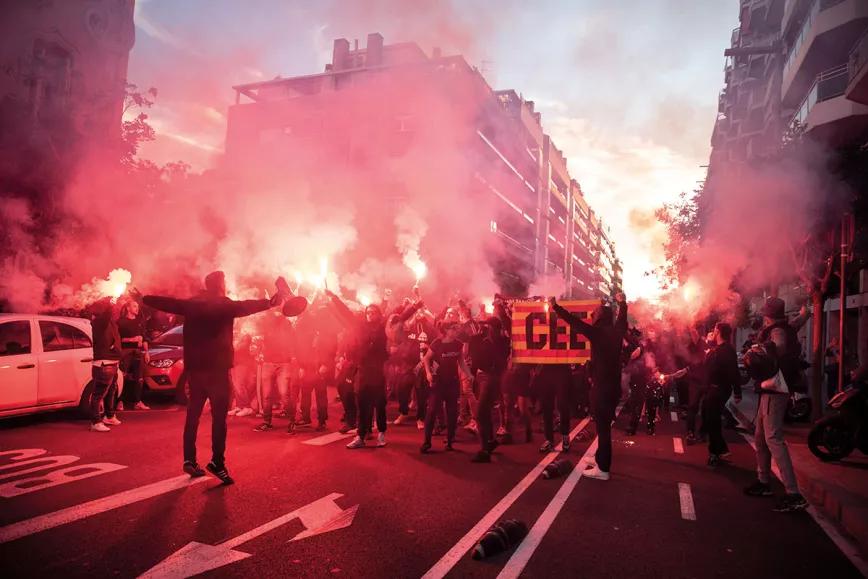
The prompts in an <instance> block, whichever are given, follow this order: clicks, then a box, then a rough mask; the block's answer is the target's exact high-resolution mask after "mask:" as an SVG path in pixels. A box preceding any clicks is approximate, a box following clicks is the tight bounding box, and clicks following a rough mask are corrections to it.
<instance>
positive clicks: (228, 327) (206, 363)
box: [144, 293, 271, 371]
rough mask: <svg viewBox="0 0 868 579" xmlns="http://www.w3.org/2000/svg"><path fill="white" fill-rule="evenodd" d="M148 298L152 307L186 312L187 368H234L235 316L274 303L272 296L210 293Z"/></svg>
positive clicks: (185, 348) (174, 312)
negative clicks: (233, 296)
mask: <svg viewBox="0 0 868 579" xmlns="http://www.w3.org/2000/svg"><path fill="white" fill-rule="evenodd" d="M144 302H145V305H147V306H150V307H152V308H155V309H158V310H162V311H164V312H169V313H170V314H178V315H181V316H184V368H185V369H187V370H192V371H197V370H200V371H201V370H228V369H229V368H231V367H232V366H233V365H234V358H235V351H234V348H233V346H232V327H233V325H234V322H235V318H241V317H244V316H249V315H251V314H255V313H257V312H261V311H264V310H267V309H268V308H270V307H271V301H270V300H244V301H237V302H236V301H233V300H231V299H229V298H228V297H226V296H218V295H214V294H209V293H202V294H199V295H198V296H196V297H194V298H192V299H188V300H181V299H176V298H169V297H163V296H145V297H144Z"/></svg>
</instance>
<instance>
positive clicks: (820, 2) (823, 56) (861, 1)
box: [781, 0, 868, 108]
mask: <svg viewBox="0 0 868 579" xmlns="http://www.w3.org/2000/svg"><path fill="white" fill-rule="evenodd" d="M866 29H868V2H865V0H813V2H812V3H811V5H810V8H809V9H808V11H807V13H806V14H805V16H804V19H803V21H802V23H801V25H800V27H799V29H798V31H797V33H796V34H795V36H794V37H793V38H792V39H791V40H790V41H789V43H788V52H787V56H786V59H785V61H784V69H783V81H782V84H781V101H782V104H783V106H784V107H785V108H788V107H794V106H796V105H798V104H799V99H800V97H801V96H802V95H804V94H805V92H806V91H807V90H808V88H809V87H810V85H811V83H813V81H814V78H815V77H816V75H817V74H819V73H820V72H821V71H823V70H826V69H828V68H829V66H831V65H833V64H836V63H839V62H846V60H847V58H848V57H849V54H850V51H851V50H852V49H853V45H854V44H855V43H856V41H857V40H859V38H860V37H861V36H862V35H863V34H864V33H865V30H866Z"/></svg>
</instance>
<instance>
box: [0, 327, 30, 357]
mask: <svg viewBox="0 0 868 579" xmlns="http://www.w3.org/2000/svg"><path fill="white" fill-rule="evenodd" d="M29 353H30V322H28V321H27V320H19V321H15V322H4V323H0V356H15V355H17V354H29Z"/></svg>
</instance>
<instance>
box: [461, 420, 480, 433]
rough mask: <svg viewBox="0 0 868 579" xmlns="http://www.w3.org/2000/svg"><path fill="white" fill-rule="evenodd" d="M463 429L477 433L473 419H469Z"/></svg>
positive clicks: (476, 426)
mask: <svg viewBox="0 0 868 579" xmlns="http://www.w3.org/2000/svg"><path fill="white" fill-rule="evenodd" d="M464 430H466V431H467V432H472V433H473V434H479V426H478V425H477V424H476V421H475V420H471V421H470V422H468V423H467V425H465V427H464Z"/></svg>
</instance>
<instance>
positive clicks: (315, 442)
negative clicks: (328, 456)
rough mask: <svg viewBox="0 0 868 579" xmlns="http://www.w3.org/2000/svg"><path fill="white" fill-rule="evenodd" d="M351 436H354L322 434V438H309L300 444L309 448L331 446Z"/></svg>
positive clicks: (336, 433) (333, 433)
mask: <svg viewBox="0 0 868 579" xmlns="http://www.w3.org/2000/svg"><path fill="white" fill-rule="evenodd" d="M351 436H354V435H353V434H341V433H340V432H331V433H329V434H323V435H322V436H317V437H316V438H310V439H308V440H305V441H304V442H302V444H309V445H311V446H325V445H327V444H331V443H333V442H337V441H339V440H343V439H344V438H349V437H351Z"/></svg>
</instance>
